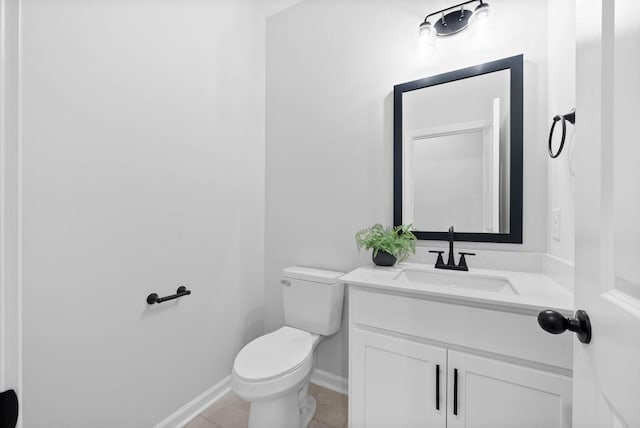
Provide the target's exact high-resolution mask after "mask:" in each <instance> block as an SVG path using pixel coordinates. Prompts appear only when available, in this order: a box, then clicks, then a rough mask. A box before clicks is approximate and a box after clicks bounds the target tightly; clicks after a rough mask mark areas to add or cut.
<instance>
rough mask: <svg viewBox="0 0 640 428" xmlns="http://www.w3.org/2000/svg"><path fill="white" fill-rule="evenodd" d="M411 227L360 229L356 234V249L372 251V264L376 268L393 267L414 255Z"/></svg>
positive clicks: (414, 246) (375, 225)
mask: <svg viewBox="0 0 640 428" xmlns="http://www.w3.org/2000/svg"><path fill="white" fill-rule="evenodd" d="M411 229H412V225H402V224H401V225H399V226H396V227H393V228H392V227H388V228H386V229H385V228H384V227H382V225H381V224H374V225H373V226H371V227H369V228H367V229H362V230H360V231H358V233H356V244H357V245H358V249H362V248H364V249H365V250H369V249H372V250H373V253H372V255H371V257H372V259H373V262H374V263H375V264H376V265H378V266H393V265H394V264H396V262H397V261H403V260H404V259H406V258H407V257H409V255H410V254H415V253H416V236H415V235H414V234H413V233H412V232H411Z"/></svg>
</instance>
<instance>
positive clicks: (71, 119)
mask: <svg viewBox="0 0 640 428" xmlns="http://www.w3.org/2000/svg"><path fill="white" fill-rule="evenodd" d="M21 7H22V11H21V28H20V38H21V40H20V41H21V46H20V52H19V53H20V55H21V61H22V62H21V74H20V79H21V80H20V85H21V86H20V87H21V103H20V105H19V107H20V115H21V117H20V120H21V122H20V125H21V128H20V131H21V137H20V140H19V141H18V144H19V147H20V150H21V156H22V157H21V163H20V165H19V167H20V180H21V219H20V221H21V234H22V235H21V243H20V245H21V254H20V256H21V260H22V265H21V267H22V271H21V283H20V287H21V292H22V297H23V305H22V311H23V318H22V319H23V376H24V380H23V390H22V393H23V403H22V405H23V407H22V409H23V422H24V425H23V426H24V427H26V428H39V427H52V428H58V427H59V428H62V427H64V428H74V427H79V428H83V427H95V428H99V427H105V428H106V427H109V428H111V427H149V426H152V425H154V424H155V423H157V422H159V421H160V420H163V419H164V418H165V417H167V416H168V415H169V414H171V413H173V412H174V411H175V410H177V409H178V408H180V407H181V406H182V405H184V404H185V403H187V402H188V401H190V400H192V399H193V398H195V397H196V396H198V395H199V394H201V393H203V392H204V391H205V390H207V389H208V388H210V387H211V386H213V385H214V384H216V383H217V382H219V381H220V380H222V379H223V378H225V377H226V376H228V375H229V374H230V372H231V366H232V362H233V358H234V357H235V354H236V353H237V351H238V350H239V349H240V348H241V346H242V345H244V344H245V343H246V342H248V341H249V340H250V339H252V338H254V337H255V336H257V335H259V334H261V333H262V331H263V304H264V288H263V280H264V270H263V267H264V241H263V234H264V165H265V160H264V87H265V86H264V53H265V52H264V30H265V27H264V19H263V17H261V16H258V15H256V14H255V13H254V11H253V9H252V8H251V7H250V6H249V4H248V2H245V1H237V0H226V1H222V0H221V1H204V0H185V1H175V0H134V1H126V2H123V1H115V2H114V1H111V0H91V1H86V0H56V1H49V0H23V1H22V5H21ZM14 59H15V58H14ZM181 284H185V285H187V286H188V288H190V289H191V290H192V293H193V294H192V295H191V296H188V297H184V298H182V299H180V300H176V301H173V302H168V303H163V304H161V305H157V306H153V307H151V306H148V305H147V304H146V302H145V299H146V296H147V295H148V294H149V293H151V292H157V293H159V294H160V295H166V294H173V293H174V292H175V290H176V288H177V287H178V285H181Z"/></svg>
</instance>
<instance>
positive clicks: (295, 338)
mask: <svg viewBox="0 0 640 428" xmlns="http://www.w3.org/2000/svg"><path fill="white" fill-rule="evenodd" d="M342 275H343V273H342V272H334V271H325V270H319V269H312V268H302V267H290V268H286V269H284V270H283V280H282V281H281V283H282V284H283V299H284V306H285V325H284V326H283V327H281V328H280V329H278V330H276V331H274V332H272V333H269V334H266V335H264V336H260V337H258V338H257V339H254V340H253V341H251V342H249V343H248V344H247V345H246V346H245V347H244V348H242V350H241V351H240V352H239V353H238V355H237V356H236V359H235V361H234V363H233V372H232V376H231V387H232V389H233V391H234V392H235V393H236V394H237V395H238V396H240V398H242V399H244V400H246V401H249V402H250V403H251V407H250V410H249V428H306V427H307V426H308V425H309V423H310V422H311V419H313V415H314V414H315V411H316V402H315V399H314V398H313V397H312V396H311V395H309V394H308V392H307V390H308V386H309V379H310V377H311V371H312V370H313V367H314V364H315V357H314V355H315V349H316V347H317V346H318V344H319V343H320V341H321V340H322V338H323V336H329V335H331V334H334V333H336V332H337V331H338V329H339V328H340V319H341V314H342V302H343V295H344V284H342V283H340V281H339V280H338V278H339V277H340V276H342Z"/></svg>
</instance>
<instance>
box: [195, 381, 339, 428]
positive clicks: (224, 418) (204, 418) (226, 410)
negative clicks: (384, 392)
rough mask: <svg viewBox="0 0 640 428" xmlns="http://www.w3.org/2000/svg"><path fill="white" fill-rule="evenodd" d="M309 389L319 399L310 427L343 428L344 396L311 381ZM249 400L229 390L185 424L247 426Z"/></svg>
mask: <svg viewBox="0 0 640 428" xmlns="http://www.w3.org/2000/svg"><path fill="white" fill-rule="evenodd" d="M309 393H310V394H311V395H313V396H314V397H315V399H316V402H317V403H318V410H317V411H316V415H315V416H314V418H313V420H312V421H311V423H310V424H309V428H346V427H347V396H346V395H344V394H340V393H337V392H335V391H331V390H330V389H326V388H323V387H321V386H318V385H315V384H313V383H312V384H310V385H309ZM248 422H249V403H248V402H246V401H244V400H242V399H240V398H239V397H238V396H237V395H235V394H234V393H233V392H229V393H228V394H227V395H226V396H224V397H223V398H222V399H221V400H220V401H218V402H216V403H214V404H213V405H212V406H211V407H209V408H208V409H206V410H205V411H204V412H202V413H200V415H198V417H197V418H195V419H194V420H192V421H191V422H189V423H188V424H187V425H185V427H184V428H247V423H248Z"/></svg>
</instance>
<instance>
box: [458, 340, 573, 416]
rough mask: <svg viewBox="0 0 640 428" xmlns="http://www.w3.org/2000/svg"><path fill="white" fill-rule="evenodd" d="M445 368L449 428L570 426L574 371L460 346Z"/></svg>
mask: <svg viewBox="0 0 640 428" xmlns="http://www.w3.org/2000/svg"><path fill="white" fill-rule="evenodd" d="M447 370H448V376H449V380H448V391H447V396H448V402H449V406H448V410H447V411H448V424H447V427H448V428H463V427H464V428H514V427H518V428H541V427H544V428H570V427H571V378H570V377H567V376H562V375H558V374H554V373H549V372H545V371H540V370H536V369H532V368H528V367H522V366H518V365H514V364H510V363H506V362H502V361H497V360H492V359H488V358H483V357H478V356H475V355H469V354H465V353H462V352H456V351H449V352H448V368H447ZM456 370H457V386H456V373H455V371H456ZM456 388H457V394H456ZM454 395H456V396H457V397H454ZM456 399H457V400H456ZM456 401H457V406H455V405H454V402H456ZM456 407H457V408H456Z"/></svg>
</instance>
